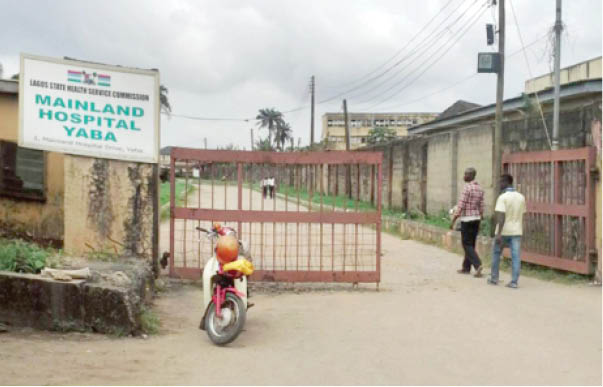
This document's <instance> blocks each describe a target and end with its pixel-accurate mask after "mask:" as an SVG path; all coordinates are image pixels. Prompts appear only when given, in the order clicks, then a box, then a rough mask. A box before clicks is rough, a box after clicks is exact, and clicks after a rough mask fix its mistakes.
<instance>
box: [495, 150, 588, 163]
mask: <svg viewBox="0 0 603 387" xmlns="http://www.w3.org/2000/svg"><path fill="white" fill-rule="evenodd" d="M590 149H591V147H583V148H573V149H560V150H557V151H555V152H552V151H536V152H517V153H505V154H503V156H502V158H503V162H505V163H528V164H532V163H547V162H551V161H574V160H581V159H586V158H588V157H589V153H590V152H591V151H590Z"/></svg>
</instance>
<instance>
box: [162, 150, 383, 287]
mask: <svg viewBox="0 0 603 387" xmlns="http://www.w3.org/2000/svg"><path fill="white" fill-rule="evenodd" d="M170 162H171V168H170V184H171V194H170V208H171V211H170V212H171V216H170V252H171V254H170V275H171V276H179V277H184V278H199V277H200V275H201V270H202V268H203V265H204V264H205V262H206V260H207V259H208V258H209V257H211V256H212V254H213V246H212V245H211V243H210V241H208V240H205V239H204V238H203V237H202V236H201V235H199V232H198V231H197V230H196V227H205V228H208V227H210V225H211V224H212V223H213V222H215V221H218V222H220V223H222V224H223V225H227V226H230V227H233V228H235V229H236V230H238V235H239V238H240V239H242V240H244V241H246V242H247V243H248V245H249V247H250V251H251V256H252V259H253V264H254V266H255V267H256V271H255V273H254V274H253V275H252V277H251V280H261V281H287V282H376V283H378V282H379V280H380V252H381V251H380V250H381V186H380V185H379V184H376V181H381V174H382V171H381V165H382V155H381V153H377V152H304V153H301V152H295V153H285V152H283V153H276V152H246V151H211V150H197V149H187V148H172V151H171V160H170ZM176 165H178V166H179V167H180V169H183V171H182V173H181V175H182V176H183V177H182V178H181V179H177V177H176V174H175V169H176V168H175V167H176ZM341 168H344V169H349V170H350V173H349V175H350V179H351V181H350V182H349V183H346V187H352V189H356V190H359V189H360V186H361V185H362V184H361V182H360V176H361V173H360V172H361V171H362V170H364V169H368V170H372V171H373V174H375V175H376V176H375V179H372V183H370V184H371V185H372V191H373V192H376V193H377V195H376V197H377V201H376V206H375V207H371V208H366V206H363V205H362V204H361V203H360V202H359V201H358V200H357V199H356V200H350V199H348V198H347V196H345V195H344V190H343V189H342V188H340V187H339V186H338V183H337V182H336V180H337V179H334V176H335V175H334V173H335V171H336V170H339V169H341ZM270 177H273V178H274V180H275V183H276V184H275V185H276V187H275V192H274V198H271V197H270V196H271V195H270V193H269V192H266V194H265V195H264V192H263V187H262V185H261V181H262V180H264V179H265V178H270ZM177 183H178V184H179V185H184V191H185V192H186V191H187V188H188V187H189V186H190V185H192V186H193V187H194V188H195V190H194V192H193V193H192V194H191V195H189V196H185V197H183V198H182V203H177V197H176V194H175V193H176V184H177ZM365 183H366V182H365ZM356 197H358V195H356Z"/></svg>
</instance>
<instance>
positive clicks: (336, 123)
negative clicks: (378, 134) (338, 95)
mask: <svg viewBox="0 0 603 387" xmlns="http://www.w3.org/2000/svg"><path fill="white" fill-rule="evenodd" d="M437 116H438V113H348V120H349V126H350V149H357V148H360V147H362V146H365V145H366V144H367V138H368V135H369V131H370V130H371V129H373V128H390V129H393V130H395V132H396V135H397V136H398V137H403V136H406V135H407V134H408V128H409V127H411V126H414V125H420V124H424V123H426V122H429V121H431V120H433V119H435V118H436V117H437ZM322 139H323V140H324V141H325V142H326V144H327V149H331V150H345V125H344V120H343V113H325V114H323V116H322Z"/></svg>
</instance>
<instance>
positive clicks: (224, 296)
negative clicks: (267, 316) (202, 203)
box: [197, 223, 253, 345]
mask: <svg viewBox="0 0 603 387" xmlns="http://www.w3.org/2000/svg"><path fill="white" fill-rule="evenodd" d="M197 230H198V231H200V232H204V233H205V234H206V236H207V238H208V239H209V240H210V241H211V242H212V243H213V242H214V241H215V240H217V243H216V248H215V249H214V255H213V256H212V257H211V258H210V259H209V260H208V261H207V263H206V264H205V267H204V268H203V307H204V311H205V312H204V314H203V318H202V319H201V323H200V325H199V329H201V330H204V331H206V332H207V335H208V336H209V339H210V340H211V341H212V342H213V343H214V344H216V345H225V344H228V343H230V342H232V341H233V340H235V339H236V338H237V336H238V335H239V334H240V333H241V331H242V330H243V326H244V325H245V319H246V317H247V309H248V308H249V307H251V306H253V304H251V303H248V302H247V295H248V289H247V277H248V276H249V275H251V274H252V273H253V264H252V263H251V262H250V261H249V260H247V259H246V257H249V253H248V249H247V246H246V243H244V242H243V241H240V240H238V239H237V237H236V231H235V230H234V229H232V228H230V227H221V226H220V224H217V223H216V224H214V225H213V227H212V229H211V230H206V229H204V228H202V227H197ZM234 244H236V246H234Z"/></svg>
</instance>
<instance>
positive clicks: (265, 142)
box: [255, 138, 274, 152]
mask: <svg viewBox="0 0 603 387" xmlns="http://www.w3.org/2000/svg"><path fill="white" fill-rule="evenodd" d="M255 150H258V151H267V152H272V151H274V148H273V147H272V144H271V143H270V140H269V139H268V138H264V139H261V138H260V139H259V140H258V141H257V142H256V143H255Z"/></svg>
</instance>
